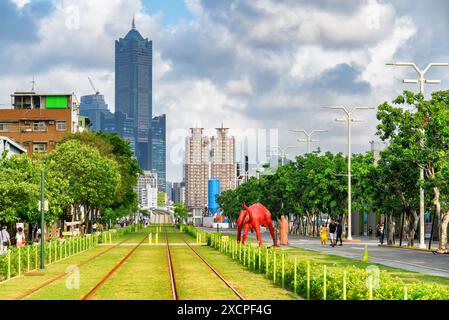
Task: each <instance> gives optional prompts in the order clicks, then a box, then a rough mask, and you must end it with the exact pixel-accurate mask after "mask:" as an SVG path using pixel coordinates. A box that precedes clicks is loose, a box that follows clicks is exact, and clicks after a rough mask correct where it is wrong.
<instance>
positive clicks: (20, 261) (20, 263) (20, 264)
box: [19, 247, 22, 276]
mask: <svg viewBox="0 0 449 320" xmlns="http://www.w3.org/2000/svg"><path fill="white" fill-rule="evenodd" d="M20 249H21V248H20V247H19V276H20V274H21V269H22V259H21V258H20V251H21V250H20Z"/></svg>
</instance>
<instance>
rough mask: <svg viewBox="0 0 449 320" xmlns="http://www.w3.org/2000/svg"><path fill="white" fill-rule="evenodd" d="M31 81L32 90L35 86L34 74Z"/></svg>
mask: <svg viewBox="0 0 449 320" xmlns="http://www.w3.org/2000/svg"><path fill="white" fill-rule="evenodd" d="M30 83H31V91H32V92H34V88H35V86H36V80H34V76H33V81H30Z"/></svg>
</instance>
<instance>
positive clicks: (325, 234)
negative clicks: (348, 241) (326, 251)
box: [320, 223, 329, 246]
mask: <svg viewBox="0 0 449 320" xmlns="http://www.w3.org/2000/svg"><path fill="white" fill-rule="evenodd" d="M328 233H329V228H328V227H327V223H323V224H322V225H321V228H320V240H321V245H323V246H325V245H326V244H327V240H328V236H329V234H328Z"/></svg>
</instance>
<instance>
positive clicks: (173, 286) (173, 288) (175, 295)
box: [164, 228, 178, 300]
mask: <svg viewBox="0 0 449 320" xmlns="http://www.w3.org/2000/svg"><path fill="white" fill-rule="evenodd" d="M164 229H165V228H164ZM164 231H165V243H166V248H167V261H168V271H169V273H170V287H171V294H172V298H173V300H178V291H177V289H176V281H175V273H174V271H173V263H172V258H171V253H170V243H169V242H168V235H167V230H164Z"/></svg>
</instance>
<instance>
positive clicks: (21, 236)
mask: <svg viewBox="0 0 449 320" xmlns="http://www.w3.org/2000/svg"><path fill="white" fill-rule="evenodd" d="M25 244H26V239H25V232H24V231H23V228H22V227H19V229H17V233H16V246H17V248H22V247H24V246H25Z"/></svg>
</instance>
